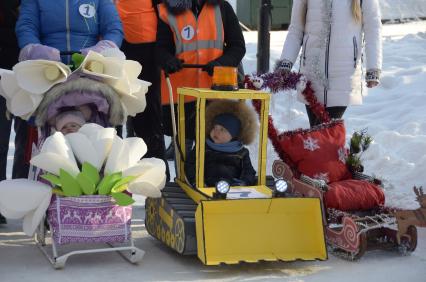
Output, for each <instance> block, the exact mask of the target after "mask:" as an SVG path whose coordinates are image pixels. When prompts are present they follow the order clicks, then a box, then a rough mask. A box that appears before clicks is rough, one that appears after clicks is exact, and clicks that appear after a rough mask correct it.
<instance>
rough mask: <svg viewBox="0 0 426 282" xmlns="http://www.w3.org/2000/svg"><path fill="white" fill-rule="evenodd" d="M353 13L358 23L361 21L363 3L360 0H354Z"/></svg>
mask: <svg viewBox="0 0 426 282" xmlns="http://www.w3.org/2000/svg"><path fill="white" fill-rule="evenodd" d="M351 6H352V7H351V8H352V15H353V16H354V19H355V21H356V22H357V23H360V22H361V17H362V14H361V3H360V0H352V5H351Z"/></svg>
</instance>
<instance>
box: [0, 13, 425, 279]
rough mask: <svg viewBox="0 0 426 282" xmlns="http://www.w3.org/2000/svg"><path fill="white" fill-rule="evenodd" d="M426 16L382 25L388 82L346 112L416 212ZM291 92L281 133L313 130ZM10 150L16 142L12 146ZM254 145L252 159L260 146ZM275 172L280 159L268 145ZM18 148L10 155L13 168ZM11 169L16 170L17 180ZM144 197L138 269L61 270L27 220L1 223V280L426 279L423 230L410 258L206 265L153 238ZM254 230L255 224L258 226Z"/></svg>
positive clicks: (278, 100)
mask: <svg viewBox="0 0 426 282" xmlns="http://www.w3.org/2000/svg"><path fill="white" fill-rule="evenodd" d="M285 36H286V32H284V31H283V32H273V33H272V35H271V66H272V65H273V63H274V61H275V60H276V59H278V58H279V55H280V53H281V48H282V45H283V42H284V39H285ZM245 38H246V43H247V55H246V57H245V59H244V66H245V69H246V72H254V71H255V68H256V45H257V33H255V32H252V33H245ZM425 81H426V21H421V22H411V23H406V24H397V25H385V26H384V68H383V80H382V84H381V86H380V87H378V88H376V89H373V90H370V91H369V94H368V96H367V97H365V100H364V105H363V106H359V107H352V108H350V109H349V110H348V111H347V113H346V114H345V123H346V125H347V131H348V135H349V134H351V133H352V132H353V131H354V130H360V129H364V128H367V129H368V132H369V134H370V135H372V137H373V138H374V140H375V141H374V144H373V145H372V146H371V147H370V148H369V150H368V151H367V152H366V153H365V155H364V165H365V168H366V171H367V173H370V174H374V175H376V176H378V177H380V178H382V179H384V180H385V185H386V187H385V188H386V189H385V193H386V201H387V204H388V205H392V206H399V207H409V208H417V207H418V204H417V203H416V202H415V201H414V193H413V192H412V190H411V189H412V186H413V185H423V187H426V178H425V177H424V173H425V171H426V111H425V106H424V105H425V99H426V87H425V85H426V82H425ZM291 97H292V94H291V93H280V94H277V95H274V98H273V105H272V107H271V108H272V114H273V116H274V119H275V120H276V121H277V123H278V121H279V125H281V127H280V129H281V130H288V129H291V128H297V127H307V126H308V120H307V116H306V114H305V112H304V107H303V105H301V104H299V103H298V102H297V101H294V100H293V99H291ZM11 145H12V148H13V144H12V143H11ZM253 148H254V146H252V148H251V151H252V152H251V155H252V159H253V160H254V161H256V160H257V158H256V151H255V150H253ZM268 150H269V154H268V162H269V166H268V167H269V172H270V167H271V164H272V161H273V160H274V159H275V158H276V157H275V152H274V151H273V149H272V147H269V148H268ZM12 153H13V150H11V152H10V153H9V160H10V162H9V165H10V166H11V160H12ZM10 166H9V171H8V175H9V176H10ZM143 203H144V201H143V198H138V205H137V206H136V207H135V208H134V213H135V215H134V220H133V230H134V235H135V237H136V245H137V246H138V247H139V248H142V249H144V250H145V251H146V255H145V258H144V259H143V261H142V262H141V263H140V264H139V265H137V266H133V265H130V264H128V263H126V262H124V261H123V260H122V259H121V257H119V256H118V255H117V254H114V253H111V254H102V255H96V254H92V255H85V256H84V255H82V256H78V257H75V258H71V259H69V261H68V263H67V266H66V268H65V269H64V270H61V271H55V270H53V269H52V268H51V266H50V265H49V263H48V262H47V261H46V260H45V258H44V257H43V255H42V253H41V252H39V251H38V250H37V248H36V246H35V245H34V243H33V241H32V240H31V239H29V238H27V237H25V236H24V235H23V233H22V232H21V223H20V222H19V221H10V223H9V224H8V225H6V226H0V281H1V282H3V281H5V282H9V281H30V280H34V281H64V282H66V281H118V280H121V281H126V282H128V281H266V280H269V281H272V280H276V281H327V282H329V281H375V282H385V281H395V282H397V281H410V282H417V281H418V282H424V281H426V268H425V266H426V229H425V228H420V229H419V243H418V247H417V250H416V251H415V252H414V253H413V254H412V255H411V256H408V257H401V256H400V255H399V254H398V253H396V252H389V251H371V252H368V253H367V254H365V255H364V256H363V258H362V259H361V260H360V261H358V262H347V261H344V260H342V259H340V258H336V257H334V256H332V255H330V257H329V259H328V260H327V261H324V262H319V261H318V262H317V261H315V262H299V261H298V262H292V263H284V262H264V263H258V264H240V265H231V266H217V267H206V266H203V265H202V264H201V263H200V262H199V261H198V259H197V258H195V257H180V256H178V255H177V254H175V253H174V252H172V251H170V250H169V249H167V248H166V247H164V246H163V245H162V244H161V243H160V242H158V241H156V240H155V239H153V238H152V237H150V236H149V235H148V234H147V232H146V230H145V227H144V221H143V219H144V207H143ZM253 228H256V227H255V225H254V226H253Z"/></svg>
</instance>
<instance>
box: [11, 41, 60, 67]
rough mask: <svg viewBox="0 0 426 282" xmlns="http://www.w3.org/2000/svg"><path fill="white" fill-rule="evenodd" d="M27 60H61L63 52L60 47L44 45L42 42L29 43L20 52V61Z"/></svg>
mask: <svg viewBox="0 0 426 282" xmlns="http://www.w3.org/2000/svg"><path fill="white" fill-rule="evenodd" d="M26 60H48V61H57V62H60V61H61V54H60V52H59V50H58V49H56V48H53V47H50V46H47V45H42V44H38V43H37V44H32V43H31V44H28V45H26V46H25V47H24V48H22V49H21V51H20V53H19V61H20V62H22V61H26Z"/></svg>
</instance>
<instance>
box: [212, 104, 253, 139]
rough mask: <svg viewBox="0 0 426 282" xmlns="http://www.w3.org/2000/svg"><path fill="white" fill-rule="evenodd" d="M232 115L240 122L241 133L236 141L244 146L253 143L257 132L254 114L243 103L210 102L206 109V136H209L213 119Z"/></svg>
mask: <svg viewBox="0 0 426 282" xmlns="http://www.w3.org/2000/svg"><path fill="white" fill-rule="evenodd" d="M223 113H231V114H234V115H235V116H236V117H237V118H238V119H239V120H240V122H241V131H240V135H239V136H238V138H237V139H238V140H239V141H241V142H242V143H243V144H244V145H249V144H251V143H252V142H253V141H254V138H255V137H256V133H257V131H258V122H257V116H256V113H255V112H254V110H253V109H252V108H250V107H249V106H248V105H247V104H246V103H245V101H237V100H215V101H213V102H210V103H209V104H208V106H207V108H206V134H207V136H208V135H209V134H210V131H211V129H212V128H213V120H214V117H215V116H217V115H219V114H223Z"/></svg>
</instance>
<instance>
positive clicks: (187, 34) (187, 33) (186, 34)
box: [180, 25, 195, 40]
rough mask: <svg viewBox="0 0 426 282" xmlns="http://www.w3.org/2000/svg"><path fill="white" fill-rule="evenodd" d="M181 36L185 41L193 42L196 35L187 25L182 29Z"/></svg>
mask: <svg viewBox="0 0 426 282" xmlns="http://www.w3.org/2000/svg"><path fill="white" fill-rule="evenodd" d="M180 35H181V36H182V38H183V39H184V40H191V39H192V38H193V37H194V35H195V30H194V28H193V27H192V26H191V25H187V26H185V27H184V28H182V30H181V32H180Z"/></svg>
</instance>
